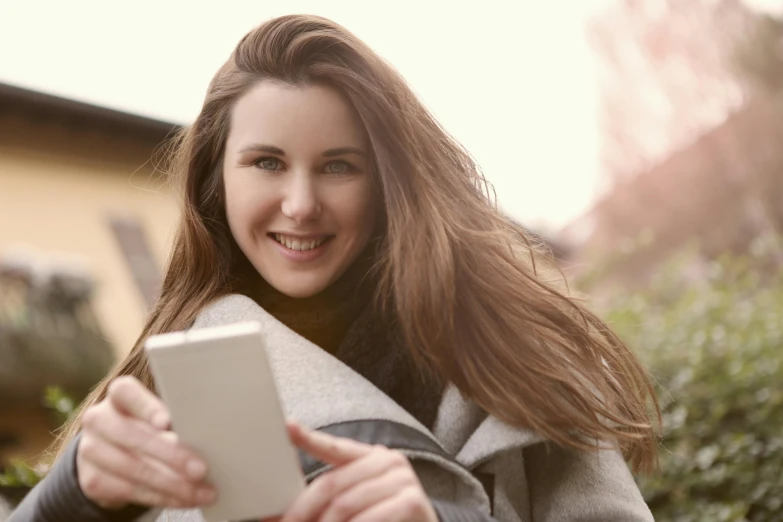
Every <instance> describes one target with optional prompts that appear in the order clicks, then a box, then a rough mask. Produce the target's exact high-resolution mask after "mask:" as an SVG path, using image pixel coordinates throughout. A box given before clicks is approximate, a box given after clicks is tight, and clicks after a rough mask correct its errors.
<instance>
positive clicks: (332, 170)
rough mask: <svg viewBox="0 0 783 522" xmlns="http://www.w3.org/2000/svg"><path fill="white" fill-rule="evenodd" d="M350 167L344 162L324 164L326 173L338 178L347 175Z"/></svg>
mask: <svg viewBox="0 0 783 522" xmlns="http://www.w3.org/2000/svg"><path fill="white" fill-rule="evenodd" d="M351 169H352V166H351V165H349V164H348V163H347V162H345V161H330V162H329V163H327V164H326V168H325V170H326V173H327V174H333V175H336V176H339V175H341V174H347V173H349V172H350V171H351Z"/></svg>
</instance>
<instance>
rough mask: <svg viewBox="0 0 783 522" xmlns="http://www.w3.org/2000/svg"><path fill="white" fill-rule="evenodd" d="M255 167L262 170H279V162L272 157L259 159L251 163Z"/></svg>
mask: <svg viewBox="0 0 783 522" xmlns="http://www.w3.org/2000/svg"><path fill="white" fill-rule="evenodd" d="M253 165H255V166H256V167H258V168H260V169H263V170H280V168H281V167H280V160H279V159H277V158H272V157H264V158H259V159H258V160H256V161H255V163H253Z"/></svg>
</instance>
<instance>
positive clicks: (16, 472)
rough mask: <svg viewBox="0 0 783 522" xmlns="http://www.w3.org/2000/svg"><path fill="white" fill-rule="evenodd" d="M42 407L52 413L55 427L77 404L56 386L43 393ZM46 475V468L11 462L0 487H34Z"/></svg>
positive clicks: (60, 424) (71, 413) (3, 472)
mask: <svg viewBox="0 0 783 522" xmlns="http://www.w3.org/2000/svg"><path fill="white" fill-rule="evenodd" d="M43 404H44V406H45V407H46V408H47V409H49V410H50V411H51V412H52V417H53V424H54V426H55V427H60V426H62V425H63V424H64V423H65V421H66V420H68V418H69V417H70V416H71V415H73V413H74V411H75V410H76V407H77V404H76V402H75V401H74V400H73V398H71V397H70V396H69V395H67V394H66V393H65V392H63V391H62V390H61V389H60V388H58V387H56V386H49V387H47V388H46V390H45V391H44V396H43ZM45 473H46V466H36V467H32V466H30V465H29V464H28V463H26V462H22V461H15V462H11V464H10V465H9V466H7V467H6V469H5V470H3V471H2V473H0V486H34V485H35V484H37V483H38V482H39V481H40V480H41V478H42V477H43V475H44V474H45Z"/></svg>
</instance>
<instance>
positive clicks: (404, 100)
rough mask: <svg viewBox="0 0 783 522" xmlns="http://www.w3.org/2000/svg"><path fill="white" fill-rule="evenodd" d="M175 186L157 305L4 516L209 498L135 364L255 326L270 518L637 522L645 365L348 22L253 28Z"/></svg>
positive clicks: (89, 512) (650, 402)
mask: <svg viewBox="0 0 783 522" xmlns="http://www.w3.org/2000/svg"><path fill="white" fill-rule="evenodd" d="M172 170H173V175H174V176H175V177H176V178H177V179H179V180H180V181H181V182H182V184H183V187H184V190H183V194H184V210H183V215H182V223H181V225H180V228H179V231H178V234H177V237H176V240H175V243H174V248H173V252H172V256H171V260H170V263H169V266H168V268H167V271H166V276H165V280H164V283H163V287H162V289H161V293H160V298H159V301H158V303H157V305H156V307H155V310H154V311H153V313H152V314H151V315H150V317H149V319H148V321H147V325H146V327H145V328H144V330H143V332H142V333H141V336H140V337H139V341H138V342H137V344H136V345H135V346H134V348H133V349H132V350H131V352H130V354H129V355H128V357H127V358H126V359H125V360H124V361H123V362H122V363H121V364H120V365H118V366H117V367H116V369H115V370H114V371H113V372H112V373H111V374H110V375H108V376H107V377H106V378H105V379H104V381H103V382H102V383H101V384H100V385H99V386H98V387H97V388H96V389H95V391H94V392H93V393H92V395H91V396H90V397H89V398H88V399H87V400H86V402H85V404H84V405H83V409H82V411H81V413H80V414H79V415H78V416H77V417H76V418H75V419H74V421H73V422H72V423H71V424H70V425H69V426H67V427H66V429H65V431H64V432H63V435H62V437H61V441H60V444H59V446H58V447H57V448H56V449H57V450H58V451H59V455H60V457H59V460H58V462H57V464H55V466H54V467H53V468H52V472H51V474H50V475H49V477H47V479H45V480H44V481H43V482H42V483H41V484H39V486H37V488H36V489H35V490H34V492H33V493H32V494H31V496H30V497H29V498H28V499H26V500H25V501H24V502H23V504H22V506H21V507H20V510H19V511H18V513H17V514H15V517H16V518H13V517H12V520H14V521H15V522H16V521H23V520H64V519H65V520H82V521H85V520H86V521H100V520H133V519H135V518H138V517H142V516H151V517H155V516H157V513H158V512H157V511H154V510H153V511H152V512H151V514H149V515H144V513H145V511H147V510H149V509H150V508H166V511H164V512H163V517H164V518H163V519H165V516H166V515H167V514H169V513H171V511H170V510H178V509H181V508H190V507H198V506H203V505H206V504H209V503H211V502H213V501H214V500H215V496H216V495H219V494H220V492H219V491H215V489H214V488H213V487H212V486H211V485H210V484H209V483H208V482H207V481H206V480H205V477H206V476H208V474H207V463H206V462H204V461H203V460H202V459H201V458H200V457H199V455H197V454H195V453H194V452H193V451H192V450H190V449H188V448H187V447H185V446H184V445H183V444H181V443H180V442H179V440H178V439H177V437H176V435H175V434H173V433H172V432H171V431H169V422H168V420H169V415H168V411H167V409H166V407H165V405H164V404H163V403H162V402H161V400H160V399H159V398H158V397H157V396H156V395H155V387H154V385H153V382H152V378H151V375H150V371H149V368H148V362H147V359H146V356H145V352H144V349H143V344H144V341H145V339H147V337H149V336H150V335H154V334H159V333H162V332H170V331H176V330H183V329H188V328H201V327H206V326H214V325H219V324H225V323H234V322H240V321H246V320H253V321H258V322H259V323H261V325H262V327H263V329H264V333H265V335H267V336H268V339H269V341H270V342H269V343H268V346H267V349H268V351H269V352H270V360H272V361H276V364H275V365H274V369H273V370H274V374H275V380H276V382H278V383H279V385H280V387H281V400H282V402H283V406H284V409H285V411H286V412H287V413H288V414H290V415H291V416H292V417H293V418H294V419H295V420H296V421H298V422H299V423H300V424H302V425H304V426H307V428H303V427H301V426H299V425H292V427H291V431H290V435H291V439H292V442H293V443H295V444H296V445H297V446H298V447H299V448H300V449H301V450H302V451H303V453H302V454H301V463H302V468H303V470H305V471H306V473H307V476H308V478H309V479H311V482H310V483H309V485H308V486H307V488H306V489H305V490H304V492H303V493H302V495H301V496H300V497H299V498H298V499H296V500H295V501H294V503H293V504H292V505H291V506H290V508H289V510H288V511H287V512H286V513H285V514H281V515H283V520H285V521H286V522H288V521H294V520H297V521H311V520H312V521H315V520H320V521H348V520H351V521H353V522H369V521H380V520H382V521H400V522H402V521H405V522H435V521H437V520H440V521H442V522H447V521H458V520H501V521H509V522H511V521H513V522H519V521H522V522H532V521H536V522H541V521H545V522H550V521H568V520H573V521H576V520H579V521H595V522H598V521H606V520H624V521H625V520H627V521H649V520H651V516H650V512H649V510H648V509H647V508H646V506H645V504H644V502H643V500H642V498H641V496H640V494H639V491H638V489H637V488H636V486H635V484H634V480H633V477H632V475H631V473H630V470H629V467H628V466H627V465H626V463H625V460H628V461H630V462H631V463H632V464H633V465H635V466H636V467H637V468H640V469H644V468H649V467H650V466H651V465H652V464H653V463H654V461H655V449H656V437H655V430H654V429H653V422H652V420H653V419H652V418H651V415H650V409H648V407H649V408H651V409H652V410H653V411H655V408H656V406H655V401H654V399H653V398H652V395H651V387H650V384H649V381H648V379H647V376H646V374H645V372H644V370H643V368H642V367H641V366H640V365H639V363H638V361H637V360H636V358H635V357H634V356H633V354H632V353H631V352H630V351H629V350H628V349H627V348H626V346H625V345H624V344H623V343H622V342H621V341H620V340H619V339H618V338H617V336H615V335H614V334H613V333H612V332H611V330H610V329H609V328H608V327H607V325H606V324H604V323H603V322H602V321H601V320H600V319H599V318H597V317H596V316H595V315H593V314H592V313H591V312H590V311H588V310H587V309H585V308H584V307H583V306H582V304H581V303H580V301H579V300H578V299H575V298H574V297H572V296H571V295H570V294H568V292H567V291H566V290H564V286H563V285H562V284H561V282H560V281H558V280H556V279H550V278H549V276H548V275H547V271H546V268H548V263H549V260H548V259H547V258H546V257H545V256H544V255H542V254H541V253H540V252H538V251H537V250H536V248H535V247H534V245H533V242H532V241H531V240H530V239H528V237H527V236H526V234H525V233H524V232H522V231H520V228H519V227H518V226H517V225H516V224H515V223H513V222H511V221H510V220H509V219H507V217H506V216H505V215H503V214H502V213H501V212H499V211H498V209H497V207H496V205H495V202H494V201H493V199H492V198H491V197H490V196H489V194H490V193H491V191H490V190H489V187H488V184H487V182H486V181H485V179H484V178H483V176H482V175H481V173H480V170H479V168H478V166H477V165H476V164H475V162H474V161H473V159H472V157H471V156H470V154H468V153H467V152H466V151H465V150H464V148H463V147H462V146H461V145H460V144H458V143H457V142H455V141H454V140H453V139H452V138H451V137H450V136H449V135H448V134H447V133H446V132H445V131H444V130H443V129H442V128H441V126H440V125H439V124H438V123H437V121H436V120H435V119H434V118H433V117H432V115H431V114H430V113H429V112H428V111H427V110H426V108H425V107H424V106H423V105H422V103H421V102H420V101H419V100H418V98H417V97H416V96H415V94H414V93H413V92H412V91H411V89H410V88H409V87H408V86H407V84H406V83H405V81H404V80H403V79H402V78H401V77H400V75H399V74H398V73H397V72H396V71H395V70H394V69H393V68H392V67H390V66H389V65H388V64H387V63H386V62H384V61H383V60H382V59H381V58H380V57H378V56H377V55H376V54H375V53H374V52H373V51H372V50H370V49H369V48H368V47H367V46H366V45H365V44H364V43H363V42H361V41H360V40H359V39H357V38H356V37H355V36H354V35H353V34H351V33H350V32H349V31H347V30H346V29H345V28H343V27H341V26H339V25H337V24H335V23H333V22H331V21H329V20H325V19H323V18H319V17H314V16H285V17H281V18H276V19H273V20H270V21H269V22H266V23H264V24H263V25H261V26H260V27H258V28H256V29H254V30H253V31H251V32H250V33H249V34H248V35H247V36H245V37H244V38H243V39H242V40H241V41H240V42H239V44H238V46H237V47H236V49H235V51H234V53H233V54H232V56H231V57H230V59H229V60H228V61H227V62H226V64H225V65H224V66H223V67H222V68H221V69H220V70H219V71H218V72H217V74H216V75H215V77H214V79H213V81H212V83H211V85H210V88H209V90H208V93H207V97H206V100H205V101H204V105H203V107H202V109H201V112H200V114H199V116H198V118H196V121H195V122H194V123H193V125H192V126H191V127H190V128H188V129H185V130H184V131H183V134H182V135H181V137H180V140H179V141H178V142H177V143H176V149H175V156H174V158H173V163H172ZM225 407H226V408H232V405H231V404H226V405H225ZM240 414H241V413H240ZM308 428H309V429H308ZM224 429H225V433H224V436H225V437H226V438H227V440H230V437H231V427H230V426H225V427H224ZM311 429H315V430H317V431H318V433H315V432H312V431H310V430H311ZM308 453H309V455H308ZM317 461H321V462H325V463H328V464H330V465H331V468H329V469H327V468H326V467H325V466H323V465H322V464H320V463H319V462H317ZM269 473H270V474H274V473H275V470H274V469H270V470H269ZM176 516H177V517H178V518H179V519H180V520H188V521H194V522H195V521H197V520H200V517H199V515H198V514H197V513H196V512H193V511H183V512H179V513H177V514H176Z"/></svg>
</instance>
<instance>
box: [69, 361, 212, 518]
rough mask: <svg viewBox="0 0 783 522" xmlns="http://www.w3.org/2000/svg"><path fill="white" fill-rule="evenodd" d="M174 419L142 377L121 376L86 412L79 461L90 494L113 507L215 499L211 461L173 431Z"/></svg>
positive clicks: (187, 503)
mask: <svg viewBox="0 0 783 522" xmlns="http://www.w3.org/2000/svg"><path fill="white" fill-rule="evenodd" d="M169 423H170V420H169V413H168V410H167V409H166V406H165V405H164V404H163V402H162V401H161V400H160V399H159V398H158V397H156V396H155V395H154V394H153V393H152V392H150V391H149V390H148V389H146V388H145V387H144V385H142V384H141V383H140V382H139V381H138V380H137V379H135V378H133V377H128V376H124V377H118V378H117V379H115V380H114V381H113V382H112V383H111V384H110V385H109V389H108V393H107V396H106V398H105V399H104V400H102V401H101V402H99V403H97V404H94V405H93V406H90V407H89V408H88V409H87V410H85V412H84V416H83V417H82V435H81V439H80V440H79V446H78V448H77V450H76V467H77V472H78V478H79V487H80V488H81V490H82V492H83V493H84V495H85V496H86V497H87V498H89V499H90V500H92V501H93V502H95V503H96V504H98V505H99V506H101V507H104V508H107V509H119V508H122V507H124V506H126V505H128V504H137V505H143V506H152V507H173V508H192V507H197V506H204V505H208V504H210V503H212V502H214V500H215V490H214V488H213V487H211V486H210V485H208V484H207V483H206V482H205V481H204V479H205V477H206V474H207V467H206V464H205V463H204V461H203V460H202V459H201V458H199V456H198V455H196V454H195V453H194V452H193V451H191V450H189V449H188V448H186V447H185V446H184V445H183V444H182V443H180V442H179V440H178V439H177V436H176V435H175V434H174V433H173V432H171V431H168V428H169Z"/></svg>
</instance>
